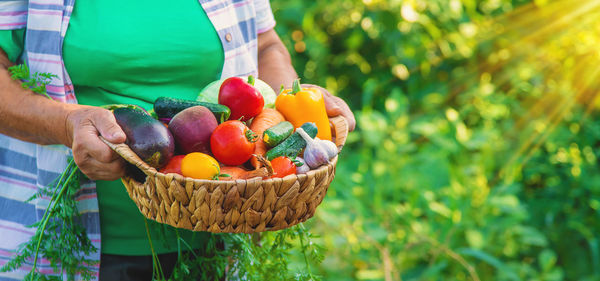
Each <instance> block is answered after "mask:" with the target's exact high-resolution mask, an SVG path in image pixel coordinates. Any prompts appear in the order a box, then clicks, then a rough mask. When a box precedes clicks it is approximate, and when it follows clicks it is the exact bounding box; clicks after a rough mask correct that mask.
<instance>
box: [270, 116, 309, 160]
mask: <svg viewBox="0 0 600 281" xmlns="http://www.w3.org/2000/svg"><path fill="white" fill-rule="evenodd" d="M300 127H301V128H302V129H304V131H305V132H306V133H307V134H308V135H309V136H310V137H311V138H314V137H316V136H317V131H318V129H317V125H315V123H312V122H307V123H304V124H302V126H300ZM304 147H306V141H305V140H304V139H303V138H302V136H300V134H299V133H298V132H294V133H293V134H292V135H291V136H289V137H288V138H287V139H285V140H284V141H283V142H281V143H280V144H279V145H277V146H276V147H274V148H273V149H271V150H269V151H268V152H267V154H266V156H267V159H268V160H273V159H275V158H277V157H279V156H287V157H290V158H292V159H294V158H296V156H298V153H300V151H302V149H304Z"/></svg>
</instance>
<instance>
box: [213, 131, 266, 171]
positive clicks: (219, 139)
mask: <svg viewBox="0 0 600 281" xmlns="http://www.w3.org/2000/svg"><path fill="white" fill-rule="evenodd" d="M257 139H258V136H257V135H256V134H255V133H254V132H252V131H251V130H250V129H248V127H247V126H246V125H245V124H244V123H242V122H241V121H238V120H230V121H226V122H223V123H221V125H219V126H217V128H216V129H215V130H214V131H213V133H212V135H211V136H210V149H211V151H212V153H213V154H214V155H215V158H217V160H219V162H221V163H223V164H225V165H227V166H238V165H241V164H244V162H246V161H248V159H250V157H251V156H252V154H253V153H254V148H255V147H256V144H255V142H256V140H257Z"/></svg>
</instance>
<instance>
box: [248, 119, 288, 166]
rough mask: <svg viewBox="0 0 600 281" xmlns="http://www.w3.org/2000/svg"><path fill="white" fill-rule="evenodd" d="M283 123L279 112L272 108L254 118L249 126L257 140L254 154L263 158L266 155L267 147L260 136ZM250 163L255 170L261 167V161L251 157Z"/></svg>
mask: <svg viewBox="0 0 600 281" xmlns="http://www.w3.org/2000/svg"><path fill="white" fill-rule="evenodd" d="M283 121H285V118H284V117H283V115H281V113H279V111H277V110H275V109H272V108H265V109H263V110H262V112H261V113H260V114H258V115H257V116H256V117H254V120H253V121H252V124H250V130H252V131H253V132H255V133H256V134H257V135H258V138H259V139H258V140H257V141H256V147H255V148H254V154H256V155H261V156H265V154H266V153H267V146H266V145H265V143H264V142H263V138H262V135H263V133H264V132H265V131H266V130H267V129H268V128H271V127H273V126H275V125H277V124H279V123H280V122H283ZM250 163H251V164H252V166H253V167H254V168H255V169H259V168H260V167H262V163H261V161H258V159H257V158H256V156H252V158H251V159H250Z"/></svg>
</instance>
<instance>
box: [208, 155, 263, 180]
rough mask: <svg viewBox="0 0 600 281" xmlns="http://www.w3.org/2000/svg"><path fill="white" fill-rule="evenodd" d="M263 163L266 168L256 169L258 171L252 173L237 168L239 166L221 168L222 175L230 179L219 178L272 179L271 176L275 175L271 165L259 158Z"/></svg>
mask: <svg viewBox="0 0 600 281" xmlns="http://www.w3.org/2000/svg"><path fill="white" fill-rule="evenodd" d="M258 159H259V160H260V161H261V163H264V164H265V167H262V168H260V169H256V170H252V171H247V170H245V169H243V168H240V167H237V166H223V167H221V174H222V175H229V177H221V176H220V177H219V179H220V180H245V179H251V178H256V177H261V178H266V177H270V176H271V175H273V169H272V168H271V167H270V166H269V165H270V164H267V163H268V162H264V161H266V159H265V158H264V157H260V158H258Z"/></svg>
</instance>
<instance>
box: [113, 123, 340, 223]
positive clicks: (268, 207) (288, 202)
mask: <svg viewBox="0 0 600 281" xmlns="http://www.w3.org/2000/svg"><path fill="white" fill-rule="evenodd" d="M330 121H331V124H332V126H333V128H334V134H335V135H334V137H335V138H334V141H335V143H336V145H337V146H338V148H339V149H340V150H341V148H342V146H343V145H344V143H345V142H346V137H347V136H348V123H347V122H346V120H345V119H344V118H343V117H333V118H331V119H330ZM105 142H106V141H105ZM106 143H107V145H109V146H110V147H111V148H112V149H113V150H114V151H116V152H117V153H118V154H119V155H121V156H122V157H123V158H125V160H127V161H128V162H130V163H132V164H134V165H136V166H137V167H138V168H139V169H140V170H142V171H143V172H144V173H145V174H146V175H147V177H146V182H144V183H140V182H137V181H135V180H134V179H133V178H130V177H124V178H123V179H122V180H123V183H124V184H125V187H126V189H127V193H129V196H130V197H131V199H132V200H133V201H134V202H135V204H136V205H137V206H138V208H139V210H140V212H142V214H143V215H144V216H146V217H147V218H149V219H153V220H155V221H157V222H160V223H165V224H168V225H172V226H174V227H178V228H185V229H189V230H194V231H208V232H213V233H223V232H230V233H241V232H243V233H254V232H262V231H269V230H279V229H283V228H287V227H290V226H293V225H295V224H298V223H300V222H303V221H306V220H307V219H309V218H311V217H312V216H313V215H314V214H315V210H316V208H317V206H318V205H319V204H321V201H323V198H324V197H325V194H326V193H327V189H328V188H329V184H330V183H331V181H332V180H333V177H334V175H335V165H336V163H337V160H338V157H337V156H336V157H335V158H334V159H333V160H332V161H331V163H329V164H327V165H323V166H321V167H320V168H318V169H315V170H311V171H309V172H308V173H306V174H301V175H289V176H286V177H284V178H283V179H281V178H273V179H267V180H262V179H260V178H255V179H250V180H235V181H214V180H198V179H192V178H187V177H183V176H180V175H178V174H163V173H159V172H158V171H156V169H154V168H152V167H150V166H148V164H146V163H145V162H143V161H142V160H141V159H140V158H139V157H138V156H137V155H136V154H135V153H134V152H133V151H132V150H131V149H130V148H129V147H128V146H127V145H125V144H117V145H115V144H112V143H109V142H106Z"/></svg>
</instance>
